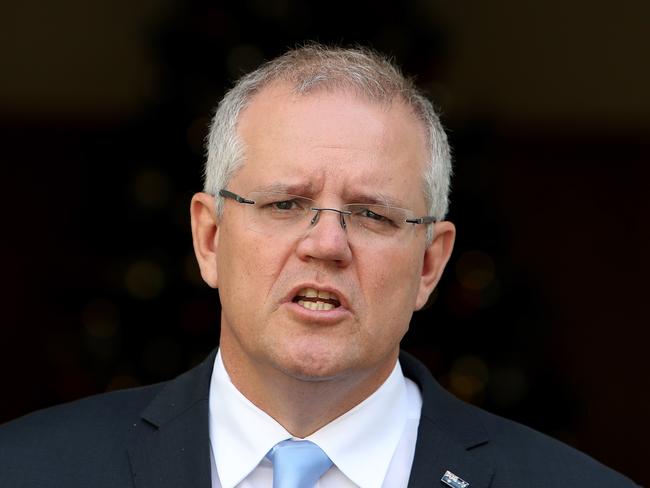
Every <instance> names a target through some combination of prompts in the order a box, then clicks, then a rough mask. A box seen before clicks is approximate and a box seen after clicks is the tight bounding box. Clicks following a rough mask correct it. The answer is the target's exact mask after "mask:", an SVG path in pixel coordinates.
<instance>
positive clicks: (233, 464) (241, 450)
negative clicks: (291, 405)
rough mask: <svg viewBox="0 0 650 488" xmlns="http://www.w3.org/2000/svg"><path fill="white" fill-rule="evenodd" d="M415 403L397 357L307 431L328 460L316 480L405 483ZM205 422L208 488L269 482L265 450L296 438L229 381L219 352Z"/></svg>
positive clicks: (375, 485) (329, 487) (341, 485)
mask: <svg viewBox="0 0 650 488" xmlns="http://www.w3.org/2000/svg"><path fill="white" fill-rule="evenodd" d="M421 407H422V395H421V394H420V390H419V389H418V387H417V386H416V385H415V383H413V382H412V381H411V380H409V379H408V378H405V377H404V375H403V374H402V368H401V367H400V364H399V361H398V362H397V363H396V364H395V368H394V369H393V371H392V373H391V374H390V376H389V377H388V378H387V379H386V381H385V382H384V383H383V384H382V385H381V386H380V387H379V388H378V389H377V391H375V392H374V393H373V394H372V395H370V396H369V397H368V398H366V399H365V400H364V401H363V402H361V403H360V404H359V405H357V406H356V407H354V408H353V409H352V410H349V411H348V412H346V413H345V414H343V415H341V416H340V417H338V418H336V419H334V420H333V421H332V422H330V423H329V424H327V425H325V426H324V427H322V428H321V429H319V430H318V431H316V432H314V433H313V434H311V435H310V436H309V437H307V438H306V439H308V440H310V441H312V442H313V443H315V444H317V445H318V446H319V447H320V448H321V449H322V450H323V451H325V453H326V454H327V455H328V456H329V458H330V459H331V460H332V462H333V463H334V465H333V466H332V467H331V468H330V469H329V470H328V471H327V472H326V473H325V474H324V475H323V476H322V478H321V479H320V480H319V481H318V483H316V485H315V487H316V488H347V487H357V486H358V487H361V488H381V487H385V488H389V487H390V488H400V487H406V485H407V483H408V479H409V475H410V472H411V465H412V464H413V455H414V453H415V441H416V438H417V429H418V424H419V422H420V410H421ZM209 424H210V444H211V450H210V458H211V460H212V488H234V487H238V488H271V487H272V486H273V466H272V464H271V462H270V461H269V460H268V459H267V458H266V453H267V452H268V451H269V450H270V449H271V448H272V447H273V446H274V445H275V444H277V443H278V442H280V441H283V440H285V439H292V438H294V437H293V436H292V435H291V434H290V433H289V432H287V430H286V429H285V428H284V427H282V426H281V425H280V424H279V423H278V422H277V421H276V420H274V419H273V418H272V417H270V416H269V415H268V414H267V413H266V412H264V411H262V410H260V409H259V408H257V407H256V406H255V405H253V404H252V403H251V402H250V401H249V400H248V399H247V398H246V397H245V396H244V395H242V394H241V392H240V391H239V390H237V388H235V386H234V385H233V384H232V382H231V381H230V377H229V376H228V373H227V372H226V369H225V367H224V365H223V361H222V359H221V352H219V353H218V354H217V357H216V359H215V364H214V369H213V371H212V378H211V381H210V413H209Z"/></svg>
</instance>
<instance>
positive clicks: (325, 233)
mask: <svg viewBox="0 0 650 488" xmlns="http://www.w3.org/2000/svg"><path fill="white" fill-rule="evenodd" d="M312 210H313V211H314V212H316V213H315V214H314V216H313V217H312V218H311V221H310V226H309V230H308V231H307V233H306V234H305V235H304V237H303V238H302V239H300V242H299V243H298V248H297V252H298V254H299V256H300V258H301V259H303V260H310V259H317V260H320V261H330V262H334V263H336V264H337V265H338V266H347V265H348V264H349V263H350V260H351V259H352V250H351V249H350V243H349V241H348V234H347V231H346V229H347V225H346V222H345V217H344V215H347V214H349V212H345V211H343V210H337V209H334V208H313V209H312ZM337 214H338V215H337Z"/></svg>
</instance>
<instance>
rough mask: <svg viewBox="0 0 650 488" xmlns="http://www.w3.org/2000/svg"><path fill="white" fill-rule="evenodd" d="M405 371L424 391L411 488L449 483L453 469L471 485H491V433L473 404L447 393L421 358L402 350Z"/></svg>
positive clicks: (471, 486)
mask: <svg viewBox="0 0 650 488" xmlns="http://www.w3.org/2000/svg"><path fill="white" fill-rule="evenodd" d="M400 363H401V365H402V368H403V370H404V374H405V375H406V376H407V377H408V378H410V379H412V380H413V381H415V382H416V383H417V384H418V386H419V387H420V391H421V392H422V414H421V417H420V425H419V427H418V437H417V442H416V446H415V457H414V459H413V466H412V469H411V476H410V478H409V483H408V488H424V487H427V488H430V487H432V486H436V487H438V486H439V487H444V486H447V485H445V484H444V483H442V482H441V481H440V479H441V478H442V477H443V475H444V474H445V472H447V471H450V472H452V473H453V474H455V475H457V476H459V477H460V478H462V479H463V480H465V481H467V482H468V483H469V488H487V487H489V486H490V482H491V479H492V475H493V471H494V467H493V466H494V465H493V462H492V459H491V457H490V454H489V449H487V448H486V446H485V445H486V444H487V443H488V437H487V433H486V432H485V429H484V427H483V424H482V423H481V421H480V419H479V418H478V417H477V416H476V415H475V413H474V410H473V407H471V406H470V405H467V404H465V403H463V402H461V401H460V400H458V399H456V398H455V397H453V396H452V395H450V394H449V393H447V392H446V391H445V390H444V389H443V388H442V387H441V386H440V385H438V384H437V383H436V382H435V380H434V379H433V377H432V376H431V373H429V371H428V370H427V369H426V367H425V366H424V365H422V364H421V363H420V362H419V361H417V360H416V359H414V358H413V357H412V356H410V355H408V354H406V353H404V352H402V354H401V355H400Z"/></svg>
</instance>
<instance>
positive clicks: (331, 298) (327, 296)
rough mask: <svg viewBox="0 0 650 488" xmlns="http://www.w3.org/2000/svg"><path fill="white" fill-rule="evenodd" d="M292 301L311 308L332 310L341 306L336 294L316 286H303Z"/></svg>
mask: <svg viewBox="0 0 650 488" xmlns="http://www.w3.org/2000/svg"><path fill="white" fill-rule="evenodd" d="M292 301H293V303H297V304H298V305H300V306H301V307H304V308H306V309H309V310H332V309H334V308H337V307H340V306H341V302H340V301H339V299H338V297H337V296H336V294H334V293H331V292H329V291H323V290H316V289H315V288H303V289H302V290H300V291H299V292H298V293H297V294H296V296H295V297H293V300H292Z"/></svg>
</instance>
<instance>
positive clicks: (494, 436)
mask: <svg viewBox="0 0 650 488" xmlns="http://www.w3.org/2000/svg"><path fill="white" fill-rule="evenodd" d="M400 363H401V364H402V368H403V370H404V374H405V375H406V376H407V377H409V378H411V379H412V380H413V381H415V382H416V383H417V384H418V386H419V387H420V390H421V391H422V399H423V404H422V414H421V418H420V426H419V429H418V439H417V445H416V452H415V459H414V461H413V468H412V471H411V478H410V480H409V488H416V487H425V486H431V482H432V481H438V480H440V479H441V477H442V476H443V475H444V473H445V472H446V471H450V472H451V473H453V474H455V475H457V476H458V477H460V478H461V479H463V480H465V481H466V482H469V483H470V484H469V487H470V488H479V487H480V488H484V487H491V488H555V487H557V488H560V487H563V488H564V487H567V486H571V487H574V488H577V487H584V488H587V487H589V488H618V487H621V488H625V487H635V486H637V485H635V484H634V483H633V482H632V481H631V480H629V479H628V478H625V477H624V476H622V475H620V474H619V473H617V472H615V471H613V470H611V469H609V468H608V467H606V466H604V465H602V464H600V463H599V462H598V461H596V460H594V459H592V458H590V457H589V456H587V455H585V454H583V453H581V452H579V451H577V450H576V449H573V448H571V447H569V446H567V445H566V444H563V443H561V442H559V441H557V440H555V439H552V438H550V437H548V436H546V435H544V434H541V433H539V432H536V431H534V430H532V429H530V428H528V427H525V426H523V425H521V424H517V423H516V422H512V421H510V420H507V419H504V418H501V417H498V416H496V415H493V414H490V413H488V412H486V411H484V410H481V409H479V408H476V407H474V406H472V405H468V404H466V403H464V402H462V401H461V400H458V399H457V398H455V397H453V396H452V395H451V394H449V393H448V392H446V391H445V390H444V389H443V388H442V387H441V386H440V385H438V383H436V381H435V380H434V379H433V377H432V376H431V374H430V373H429V371H428V370H427V369H426V367H425V366H424V365H422V364H421V363H420V362H419V361H417V360H416V359H414V358H413V357H412V356H410V355H408V354H406V353H402V354H401V355H400ZM439 486H444V485H441V484H439Z"/></svg>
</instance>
